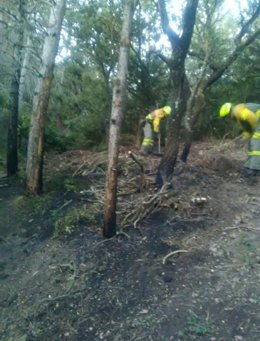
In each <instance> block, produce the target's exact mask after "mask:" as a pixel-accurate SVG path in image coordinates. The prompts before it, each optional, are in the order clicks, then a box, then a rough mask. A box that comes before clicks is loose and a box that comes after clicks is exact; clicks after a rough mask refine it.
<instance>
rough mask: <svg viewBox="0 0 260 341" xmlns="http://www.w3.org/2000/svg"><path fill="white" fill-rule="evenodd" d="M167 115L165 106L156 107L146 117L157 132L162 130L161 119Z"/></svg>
mask: <svg viewBox="0 0 260 341" xmlns="http://www.w3.org/2000/svg"><path fill="white" fill-rule="evenodd" d="M166 116H167V115H166V114H165V112H164V111H163V108H160V109H156V110H154V111H152V112H151V113H150V114H148V115H147V116H146V117H145V118H146V120H147V121H149V122H151V124H152V126H153V131H154V132H155V133H159V132H160V121H161V119H163V118H165V117H166Z"/></svg>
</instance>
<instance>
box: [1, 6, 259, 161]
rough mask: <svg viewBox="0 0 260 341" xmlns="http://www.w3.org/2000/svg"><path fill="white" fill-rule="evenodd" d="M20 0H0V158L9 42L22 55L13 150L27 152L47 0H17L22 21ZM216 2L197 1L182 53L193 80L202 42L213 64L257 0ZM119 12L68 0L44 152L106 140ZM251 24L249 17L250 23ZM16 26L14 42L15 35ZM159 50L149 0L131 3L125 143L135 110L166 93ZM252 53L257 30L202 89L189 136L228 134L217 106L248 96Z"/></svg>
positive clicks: (164, 45) (254, 75)
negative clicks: (23, 10) (16, 143)
mask: <svg viewBox="0 0 260 341" xmlns="http://www.w3.org/2000/svg"><path fill="white" fill-rule="evenodd" d="M20 2H22V1H18V2H17V1H11V0H10V1H4V0H2V1H1V4H0V25H1V32H2V33H1V48H0V65H1V80H0V107H1V111H0V130H1V132H0V153H1V154H0V155H1V163H2V164H3V163H5V153H6V144H7V131H8V118H9V116H10V111H11V109H12V107H13V106H12V103H11V99H12V97H11V96H10V91H11V82H12V79H13V77H15V75H14V73H15V72H16V66H17V63H18V61H17V59H16V56H17V53H16V49H22V53H21V54H20V55H19V56H21V57H22V61H20V62H22V63H23V64H22V67H23V68H22V73H21V78H20V80H19V81H20V83H21V86H20V94H19V127H18V135H19V156H20V157H21V158H23V157H25V156H26V148H27V141H28V130H29V125H30V116H31V110H32V97H33V94H34V89H35V83H36V79H37V76H38V74H37V72H38V71H39V65H40V61H41V49H42V44H43V39H44V34H45V26H46V21H47V18H48V15H49V14H48V13H49V12H48V10H49V7H50V5H51V2H52V1H49V2H48V1H37V2H36V1H32V0H31V1H24V2H25V3H26V7H25V8H26V13H25V19H24V20H22V21H21V20H19V6H17V5H18V3H20ZM175 3H176V2H175V1H172V2H170V1H169V3H168V6H169V8H168V13H169V17H170V20H171V21H172V22H173V23H174V24H173V25H174V26H173V27H174V28H175V29H176V30H177V31H178V25H179V21H180V20H181V16H179V13H181V12H179V11H180V10H178V11H177V10H175V9H174V7H173V6H174V5H175ZM177 3H178V2H177ZM224 3H226V2H225V1H200V2H199V6H198V11H197V18H196V26H195V29H194V33H193V37H192V43H191V47H190V52H189V53H188V55H187V59H186V70H187V74H188V77H189V78H190V82H191V83H195V82H196V79H197V78H198V77H200V73H199V72H200V68H201V67H202V65H201V63H202V62H201V59H200V56H201V55H202V54H203V51H205V49H208V51H210V55H211V58H210V60H211V63H212V64H213V63H214V65H215V66H216V67H217V66H218V65H221V63H223V62H224V61H225V59H226V58H227V56H228V55H229V53H230V52H231V51H233V49H234V46H235V44H236V41H234V34H235V33H236V32H238V31H239V29H240V27H241V26H240V25H241V24H243V23H244V22H245V21H246V20H247V18H248V17H249V16H250V13H252V12H253V11H254V10H255V8H256V6H257V4H258V1H248V2H247V5H246V4H243V3H242V2H241V3H240V2H239V1H238V2H234V7H233V8H234V10H233V11H230V10H228V7H225V6H224ZM242 5H243V6H244V5H245V7H243V6H242ZM181 6H182V5H179V7H181ZM239 10H241V12H239ZM208 11H211V13H210V15H211V16H212V20H211V22H210V23H209V24H210V25H209V27H207V25H206V20H207V17H206V14H205V13H208ZM121 20H122V2H121V1H116V0H114V1H112V0H110V1H103V0H102V1H99V0H95V1H71V0H70V1H68V3H67V11H66V14H65V20H64V22H63V29H62V33H61V40H60V48H59V55H58V57H57V58H56V67H55V77H54V81H53V86H52V89H51V96H50V101H49V108H48V114H47V123H46V145H45V149H46V151H48V150H53V149H55V150H62V151H64V150H68V149H74V148H79V147H80V148H95V149H102V148H106V136H107V135H106V132H107V129H108V124H109V115H110V112H111V98H112V86H113V79H114V76H115V72H116V66H117V62H118V52H119V43H120V31H121ZM256 27H257V26H256V24H255V26H253V27H252V28H251V31H252V30H254V29H256ZM21 31H23V36H22V38H23V40H22V41H21V40H19V37H20V33H21ZM205 37H207V39H206V38H205ZM162 54H163V55H164V56H165V57H170V55H171V49H170V47H169V43H168V41H167V37H166V36H165V35H164V34H163V32H162V28H161V23H160V16H159V13H158V8H157V6H156V2H155V1H140V2H138V4H137V6H136V10H135V14H134V20H133V27H132V34H131V47H130V61H129V76H128V83H127V101H126V108H125V111H124V121H123V137H122V140H123V142H124V143H128V142H129V141H131V142H132V141H135V137H136V132H137V129H138V122H139V119H140V118H142V117H144V115H145V114H146V113H147V112H149V111H150V110H152V109H153V108H155V107H160V106H162V105H164V104H167V103H169V102H170V98H169V88H170V77H169V73H170V71H169V68H168V67H167V64H166V63H165V62H164V61H163V59H162V58H160V56H161V55H162ZM259 55H260V41H259V37H258V38H257V39H255V41H254V42H253V43H252V44H251V45H250V46H249V47H248V48H247V49H246V50H245V51H243V53H241V54H239V56H238V58H237V60H236V61H235V62H234V63H233V64H232V65H231V66H230V67H229V68H228V70H227V71H226V72H225V73H224V75H223V77H222V78H221V79H220V80H219V81H218V82H217V83H216V84H214V86H212V87H210V88H209V89H208V90H207V91H206V93H205V96H206V107H205V108H204V110H203V111H202V112H201V113H200V119H199V121H198V123H197V127H196V138H203V137H206V136H215V137H218V138H221V137H222V136H223V135H224V134H225V133H227V132H228V134H232V132H231V131H230V129H229V128H230V127H227V125H226V124H225V123H223V122H221V120H219V119H218V109H219V107H220V105H221V104H222V103H223V102H226V101H232V102H234V103H235V102H244V101H246V102H250V101H252V102H255V101H257V98H258V97H259V92H260V78H259V74H260V73H259V68H260V67H259ZM213 58H214V59H213ZM209 66H210V63H209ZM209 66H208V67H209ZM212 67H213V66H212ZM17 81H18V80H17Z"/></svg>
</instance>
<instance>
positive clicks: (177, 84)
mask: <svg viewBox="0 0 260 341" xmlns="http://www.w3.org/2000/svg"><path fill="white" fill-rule="evenodd" d="M158 4H159V10H160V15H161V23H162V28H163V31H164V32H165V34H167V36H168V39H169V41H170V43H171V46H172V58H171V60H170V61H168V65H169V67H170V69H171V80H172V103H171V105H172V107H173V108H174V110H173V113H172V119H170V120H169V122H168V130H167V143H166V147H165V152H164V155H163V157H162V159H161V162H160V165H159V168H158V174H157V179H156V182H157V185H158V186H162V185H163V184H164V183H165V182H170V181H171V178H172V175H173V171H174V167H175V164H176V160H177V156H178V151H179V144H180V126H181V121H182V119H183V117H184V114H185V111H186V105H187V99H188V94H189V86H188V81H187V79H186V74H185V59H186V56H187V53H188V49H189V46H190V42H191V37H192V33H193V27H194V25H195V18H196V11H197V6H198V0H188V1H187V4H186V7H185V10H184V15H183V21H182V31H183V32H182V34H181V36H178V35H177V34H176V33H175V32H174V31H173V30H172V28H171V27H170V24H169V19H168V15H167V11H166V5H165V0H159V1H158Z"/></svg>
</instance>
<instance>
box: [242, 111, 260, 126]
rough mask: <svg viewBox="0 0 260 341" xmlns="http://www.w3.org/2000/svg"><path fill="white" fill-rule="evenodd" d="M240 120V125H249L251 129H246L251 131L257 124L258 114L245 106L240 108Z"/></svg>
mask: <svg viewBox="0 0 260 341" xmlns="http://www.w3.org/2000/svg"><path fill="white" fill-rule="evenodd" d="M240 122H241V125H242V127H243V126H245V127H248V126H249V127H250V128H251V129H247V130H250V131H252V132H253V130H254V129H256V127H257V124H258V115H257V114H256V113H254V112H252V111H251V110H249V109H247V108H245V109H243V110H242V112H241V115H240Z"/></svg>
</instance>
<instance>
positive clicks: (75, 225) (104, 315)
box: [0, 141, 260, 341]
mask: <svg viewBox="0 0 260 341" xmlns="http://www.w3.org/2000/svg"><path fill="white" fill-rule="evenodd" d="M245 155H246V154H245V146H244V145H243V144H241V142H239V141H238V142H236V143H230V144H228V143H227V144H225V145H221V146H217V145H216V143H215V142H214V143H213V142H207V143H206V142H205V143H197V144H195V146H194V147H193V150H192V152H191V157H190V160H189V162H188V163H187V164H181V163H179V164H178V165H177V167H176V170H175V175H174V177H173V188H172V189H171V190H168V191H167V193H164V194H163V195H162V196H161V197H160V200H159V199H158V198H157V199H158V200H157V201H156V205H154V207H153V209H151V210H149V209H148V204H147V198H152V196H153V195H155V193H154V192H153V188H152V186H153V184H152V181H151V180H149V174H148V175H147V179H146V180H147V183H146V186H144V187H142V188H141V192H140V191H139V190H140V187H138V186H139V185H140V182H138V181H139V180H138V177H139V173H138V166H137V165H135V164H134V162H133V161H131V162H132V163H131V162H130V161H129V160H128V159H127V153H122V156H121V159H120V165H121V166H120V167H121V171H120V173H119V184H120V186H119V192H120V196H119V203H118V207H119V211H120V212H121V213H120V212H119V225H120V223H121V226H119V227H118V230H119V232H120V233H119V234H118V235H117V236H116V237H114V238H112V239H103V237H102V231H101V227H102V193H103V187H104V179H105V166H104V158H105V156H106V155H105V154H104V153H100V154H93V153H90V152H84V151H80V152H79V151H75V152H70V153H65V154H63V155H59V156H58V157H57V156H52V157H51V156H50V157H49V158H48V160H47V167H46V173H47V176H48V177H47V178H46V191H45V194H44V195H43V196H42V197H40V198H28V197H26V196H25V195H24V193H23V188H22V185H21V183H19V182H17V181H16V183H14V182H13V181H10V180H8V179H5V178H2V179H1V180H0V185H1V187H0V215H1V221H0V233H1V234H0V308H1V309H0V317H1V319H0V339H1V340H2V341H47V340H52V341H56V340H57V341H59V340H62V341H63V340H69V341H76V340H77V341H79V340H86V341H92V340H93V341H96V340H106V341H130V340H132V341H137V340H145V341H146V340H153V341H168V340H174V341H178V340H180V341H182V340H187V341H191V340H196V341H197V340H201V341H256V340H259V338H260V329H259V326H260V324H259V297H260V292H259V273H260V272H259V261H260V256H259V252H258V249H259V240H260V238H259V231H260V223H259V211H260V191H259V189H260V182H259V178H258V177H251V178H248V177H244V176H243V175H241V174H240V172H239V168H240V167H241V165H242V162H243V159H244V158H245ZM142 162H144V163H145V165H146V167H147V169H148V173H149V172H150V174H153V170H154V168H155V166H156V164H158V158H157V159H156V158H150V159H143V160H142ZM61 184H62V186H61ZM201 197H203V198H205V199H204V200H205V201H204V202H203V203H199V202H197V201H196V200H197V198H201ZM142 200H143V206H142V205H141V204H140V202H142ZM135 203H138V206H139V211H138V210H137V207H136V205H135ZM140 206H141V207H146V208H147V211H144V210H143V211H141V210H140ZM131 210H132V211H133V215H131ZM128 213H129V215H128ZM136 214H139V218H140V219H139V220H138V224H136V225H135V226H136V228H134V226H133V221H134V220H135V221H136V217H137V215H136ZM132 217H134V218H135V219H132ZM123 222H124V224H123ZM127 222H129V224H128V223H127Z"/></svg>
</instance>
